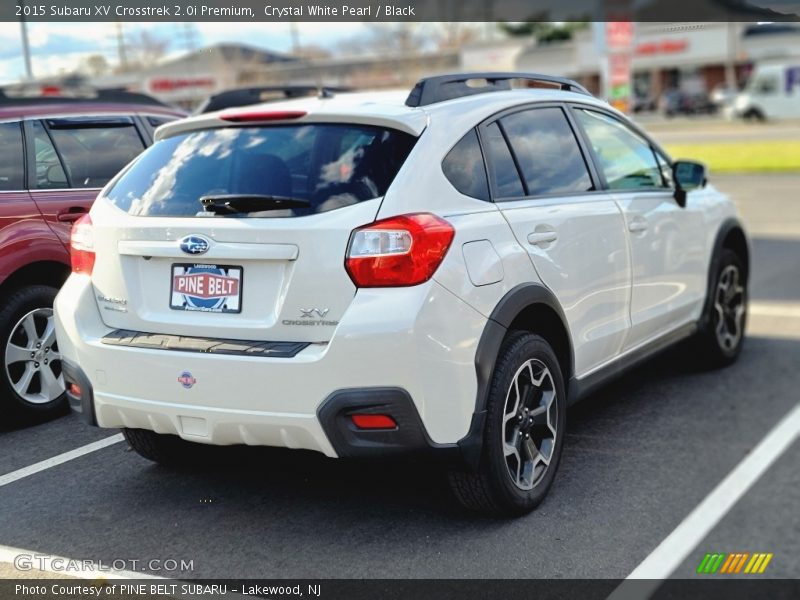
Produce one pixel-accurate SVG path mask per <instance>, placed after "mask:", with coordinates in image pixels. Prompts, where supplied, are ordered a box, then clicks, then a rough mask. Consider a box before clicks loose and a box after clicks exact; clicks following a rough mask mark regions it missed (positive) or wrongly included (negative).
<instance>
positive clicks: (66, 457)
mask: <svg viewBox="0 0 800 600" xmlns="http://www.w3.org/2000/svg"><path fill="white" fill-rule="evenodd" d="M124 439H125V438H124V437H123V435H122V434H121V433H118V434H116V435H112V436H111V437H107V438H105V439H102V440H99V441H97V442H92V443H91V444H86V445H85V446H81V447H80V448H75V449H74V450H70V451H69V452H64V454H59V455H58V456H54V457H52V458H48V459H46V460H43V461H41V462H38V463H36V464H33V465H30V466H29V467H23V468H22V469H17V470H16V471H11V473H6V474H5V475H0V487H3V486H4V485H8V484H9V483H13V482H15V481H19V480H20V479H23V478H25V477H28V476H29V475H34V474H35V473H39V472H41V471H45V470H46V469H49V468H50V467H55V466H58V465H61V464H64V463H65V462H68V461H70V460H73V459H75V458H79V457H81V456H83V455H84V454H89V453H91V452H94V451H96V450H102V449H103V448H107V447H108V446H113V445H114V444H118V443H119V442H121V441H122V440H124Z"/></svg>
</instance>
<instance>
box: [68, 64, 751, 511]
mask: <svg viewBox="0 0 800 600" xmlns="http://www.w3.org/2000/svg"><path fill="white" fill-rule="evenodd" d="M518 81H521V82H523V83H524V84H527V85H528V86H536V87H525V88H523V89H517V88H515V87H513V86H512V85H511V83H512V82H514V83H516V82H518ZM543 86H550V87H549V88H545V87H543ZM156 138H157V140H158V141H156V143H155V144H154V145H153V147H152V148H150V149H149V150H147V151H145V152H144V153H143V154H142V155H141V156H140V157H139V158H138V159H137V160H136V161H135V162H134V163H133V164H132V165H130V166H129V167H128V168H127V169H126V170H124V171H123V172H122V173H121V174H120V175H119V176H118V177H117V178H116V179H114V180H113V181H112V182H110V183H109V185H108V186H107V187H106V188H105V189H104V190H103V191H102V192H101V193H100V195H99V197H98V199H97V201H96V202H95V204H94V206H93V208H92V210H91V212H90V214H89V215H88V216H87V217H85V218H83V219H81V221H80V222H79V223H77V224H76V226H75V228H74V230H73V234H72V253H73V256H72V260H73V274H72V276H71V277H70V278H69V280H68V281H67V283H66V285H65V286H64V288H63V289H62V291H61V293H60V294H59V296H58V298H57V300H56V312H57V334H58V339H59V340H60V344H61V352H62V355H63V370H64V375H65V379H66V381H67V383H68V395H69V397H70V399H71V401H72V403H73V405H74V406H76V407H79V408H80V409H81V410H82V412H83V414H84V416H85V418H86V419H87V420H88V421H89V422H91V423H93V424H95V425H99V426H100V427H120V428H123V430H124V432H125V436H126V437H127V439H128V442H129V443H130V445H131V446H132V447H133V448H134V449H135V450H136V451H137V452H139V454H141V455H143V456H145V457H146V458H149V459H151V460H155V461H158V462H168V461H171V460H175V459H176V458H177V456H178V455H179V454H181V453H185V452H186V449H187V447H190V445H189V444H186V443H185V442H182V441H181V440H180V439H179V438H183V440H188V441H190V442H199V443H203V444H217V445H226V444H249V445H265V446H282V447H288V448H305V449H311V450H316V451H319V452H322V453H324V454H326V455H327V456H331V457H384V456H389V455H395V454H400V453H414V452H430V453H438V454H440V455H441V456H443V457H445V458H446V459H447V460H451V461H452V462H451V463H450V468H451V470H450V480H451V483H452V488H453V490H454V492H455V495H456V496H457V497H458V499H459V500H460V501H461V502H462V503H463V504H465V505H466V506H468V507H470V508H474V509H479V510H484V511H491V512H495V513H506V514H519V513H524V512H526V511H529V510H530V509H532V508H533V507H535V506H536V505H537V504H538V503H539V502H540V501H541V500H542V499H543V497H544V496H545V494H546V493H547V490H548V488H549V487H550V485H551V483H552V481H553V477H554V476H555V473H556V469H557V467H558V462H559V457H560V455H561V449H562V445H563V442H564V433H565V432H564V428H565V422H566V421H565V417H566V410H567V406H568V405H569V404H570V403H571V402H573V401H575V400H577V399H579V398H581V397H582V396H584V395H586V394H587V393H588V392H589V391H591V390H593V389H595V388H596V387H597V386H598V385H600V384H602V383H603V382H605V381H607V380H608V379H610V378H612V377H614V376H615V375H617V374H619V373H620V372H621V371H623V370H624V369H626V368H628V367H630V366H632V365H634V364H636V363H638V362H640V361H641V360H642V359H644V358H646V357H648V356H651V355H652V354H653V353H654V352H656V351H658V350H660V349H663V348H664V347H666V346H668V345H670V344H673V343H675V342H678V341H679V340H682V339H684V338H689V337H691V336H693V337H694V343H695V344H696V345H697V346H698V347H699V349H700V352H699V353H698V355H699V356H702V357H703V358H704V359H705V360H707V361H708V362H709V363H711V364H714V365H725V364H728V363H731V362H732V361H734V360H735V359H736V357H737V356H738V354H739V352H740V350H741V346H742V339H743V332H744V326H745V314H746V306H747V291H746V290H747V279H748V265H749V260H748V243H747V239H746V237H745V233H744V231H743V229H742V226H741V225H740V223H739V221H738V220H737V218H736V215H735V210H734V207H733V204H732V203H731V202H730V201H729V200H728V199H727V198H726V197H725V196H724V195H722V194H720V193H719V192H717V191H716V190H715V189H714V188H713V187H711V186H710V185H707V183H706V174H705V169H704V168H703V166H702V165H700V164H697V163H693V162H687V161H676V162H673V161H671V160H670V158H669V157H668V156H667V155H666V154H665V153H664V151H663V150H662V149H661V148H659V147H658V145H657V144H655V143H654V142H653V141H652V140H651V139H649V138H648V137H647V136H646V135H645V134H644V133H642V131H640V130H639V129H638V128H637V127H635V126H634V125H632V124H631V123H630V122H629V121H628V120H627V119H626V118H625V117H624V116H623V115H621V114H620V113H618V112H616V111H615V110H613V109H611V108H609V106H608V105H607V104H606V103H604V102H602V101H600V100H597V99H595V98H594V97H592V96H591V95H590V94H589V93H588V92H586V90H584V89H583V88H582V87H580V86H579V85H578V84H576V83H574V82H572V81H569V80H565V79H559V78H553V77H546V76H540V75H529V74H518V73H511V74H501V73H482V74H461V75H448V76H439V77H432V78H428V79H424V80H422V81H420V82H419V83H418V84H417V86H416V87H415V88H414V90H413V91H412V92H411V94H410V95H409V96H408V97H407V98H405V95H403V96H398V95H397V94H393V93H373V94H342V95H339V96H337V97H334V98H319V99H304V100H299V101H292V102H285V103H280V104H270V105H261V106H251V107H242V108H236V109H230V110H228V111H224V112H220V113H211V114H207V115H203V116H200V117H195V118H191V119H187V120H183V121H179V122H175V123H172V124H168V125H165V126H163V127H161V128H160V129H159V130H158V132H157V134H156Z"/></svg>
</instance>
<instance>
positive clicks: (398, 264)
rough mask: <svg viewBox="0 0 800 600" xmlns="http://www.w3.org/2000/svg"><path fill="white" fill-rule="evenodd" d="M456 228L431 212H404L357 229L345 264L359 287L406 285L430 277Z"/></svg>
mask: <svg viewBox="0 0 800 600" xmlns="http://www.w3.org/2000/svg"><path fill="white" fill-rule="evenodd" d="M454 235H455V230H454V229H453V226H452V225H450V223H448V222H447V221H445V220H444V219H440V218H439V217H437V216H436V215H431V214H428V213H415V214H410V215H400V216H399V217H391V218H389V219H384V220H382V221H376V222H375V223H372V224H370V225H366V226H364V227H361V228H359V229H356V230H355V231H353V234H352V236H351V237H350V246H349V247H348V249H347V259H346V261H345V267H346V269H347V273H348V274H349V275H350V279H352V280H353V283H355V284H356V285H357V286H358V287H403V286H410V285H417V284H420V283H423V282H425V281H428V279H430V278H431V277H432V276H433V274H434V273H435V272H436V269H438V268H439V265H440V264H441V262H442V259H443V258H444V255H445V254H446V253H447V249H448V248H449V247H450V243H451V242H452V241H453V236H454Z"/></svg>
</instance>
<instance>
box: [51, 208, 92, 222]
mask: <svg viewBox="0 0 800 600" xmlns="http://www.w3.org/2000/svg"><path fill="white" fill-rule="evenodd" d="M86 212H87V211H86V209H85V208H83V207H82V206H70V207H69V208H68V209H67V210H62V211H61V212H60V213H58V214H57V215H56V218H57V219H58V220H59V221H61V222H62V223H72V222H73V221H77V220H78V219H80V218H81V217H82V216H83V215H85V214H86Z"/></svg>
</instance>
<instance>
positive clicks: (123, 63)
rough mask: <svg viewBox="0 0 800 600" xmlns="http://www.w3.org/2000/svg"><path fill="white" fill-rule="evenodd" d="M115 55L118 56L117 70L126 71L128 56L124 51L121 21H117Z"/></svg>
mask: <svg viewBox="0 0 800 600" xmlns="http://www.w3.org/2000/svg"><path fill="white" fill-rule="evenodd" d="M117 57H118V58H119V70H120V71H126V70H127V68H128V56H127V54H126V51H125V35H124V33H123V31H122V23H119V22H117Z"/></svg>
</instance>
